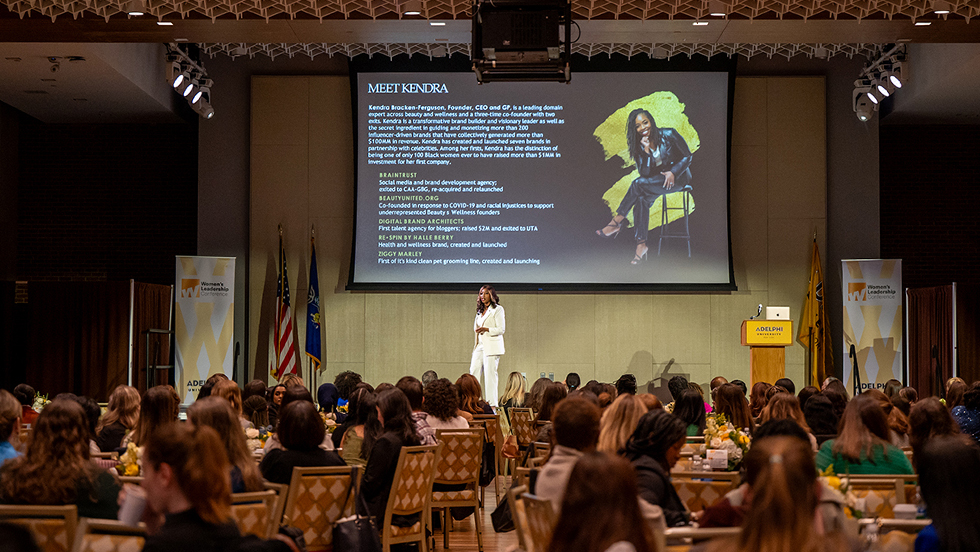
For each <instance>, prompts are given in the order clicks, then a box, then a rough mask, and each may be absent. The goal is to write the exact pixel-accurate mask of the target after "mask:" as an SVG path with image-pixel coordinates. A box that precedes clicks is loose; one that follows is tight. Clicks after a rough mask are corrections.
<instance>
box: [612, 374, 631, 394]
mask: <svg viewBox="0 0 980 552" xmlns="http://www.w3.org/2000/svg"><path fill="white" fill-rule="evenodd" d="M626 393H629V394H630V395H635V394H636V376H634V375H633V374H623V375H622V376H619V379H618V380H616V396H617V397H618V396H620V395H624V394H626Z"/></svg>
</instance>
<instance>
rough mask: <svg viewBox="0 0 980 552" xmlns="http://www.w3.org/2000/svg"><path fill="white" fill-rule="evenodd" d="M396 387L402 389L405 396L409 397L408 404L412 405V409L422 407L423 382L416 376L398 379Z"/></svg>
mask: <svg viewBox="0 0 980 552" xmlns="http://www.w3.org/2000/svg"><path fill="white" fill-rule="evenodd" d="M395 387H397V388H399V389H401V390H402V393H405V396H406V397H407V398H408V404H410V405H411V406H412V410H413V411H415V410H418V409H420V408H422V399H423V395H422V389H423V387H422V382H421V381H419V380H418V378H416V377H415V376H403V377H402V379H400V380H398V383H396V384H395Z"/></svg>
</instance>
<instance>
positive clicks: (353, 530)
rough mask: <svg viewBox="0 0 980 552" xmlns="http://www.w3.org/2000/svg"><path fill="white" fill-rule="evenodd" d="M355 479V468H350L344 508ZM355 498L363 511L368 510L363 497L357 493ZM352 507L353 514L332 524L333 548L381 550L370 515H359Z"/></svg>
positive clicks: (372, 551) (352, 550)
mask: <svg viewBox="0 0 980 552" xmlns="http://www.w3.org/2000/svg"><path fill="white" fill-rule="evenodd" d="M355 481H357V468H352V469H351V485H350V487H349V488H348V489H347V498H345V499H344V508H343V510H341V512H343V511H345V510H347V504H348V503H349V502H350V497H351V494H352V493H353V492H354V482H355ZM357 500H358V502H359V504H360V506H361V507H362V508H363V511H364V512H367V511H368V508H367V503H366V502H364V497H363V496H361V495H360V493H357ZM357 510H358V509H357V508H354V514H353V515H351V516H349V517H345V518H343V519H339V520H337V523H335V524H334V526H333V549H334V550H345V551H346V550H350V551H351V552H381V536H380V535H379V534H378V528H377V526H375V524H374V520H372V519H371V516H370V515H361V514H358V513H357Z"/></svg>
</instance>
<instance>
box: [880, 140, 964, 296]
mask: <svg viewBox="0 0 980 552" xmlns="http://www.w3.org/2000/svg"><path fill="white" fill-rule="evenodd" d="M880 140H881V194H880V205H881V256H882V257H883V258H886V259H902V273H903V274H902V280H903V285H904V286H905V287H910V288H916V287H927V286H938V285H944V284H949V283H950V282H957V283H961V284H980V215H978V208H980V155H978V154H977V152H978V151H980V126H976V125H971V126H942V125H930V126H920V125H915V126H911V125H910V126H891V125H885V126H882V127H881V129H880Z"/></svg>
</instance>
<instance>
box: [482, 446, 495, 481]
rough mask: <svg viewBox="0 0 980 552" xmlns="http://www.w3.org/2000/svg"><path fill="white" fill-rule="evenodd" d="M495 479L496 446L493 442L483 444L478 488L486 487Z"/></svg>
mask: <svg viewBox="0 0 980 552" xmlns="http://www.w3.org/2000/svg"><path fill="white" fill-rule="evenodd" d="M495 477H497V446H496V445H495V444H494V443H493V442H486V441H484V443H483V461H482V462H480V486H481V487H486V486H487V485H489V484H490V483H493V479H494V478H495Z"/></svg>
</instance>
